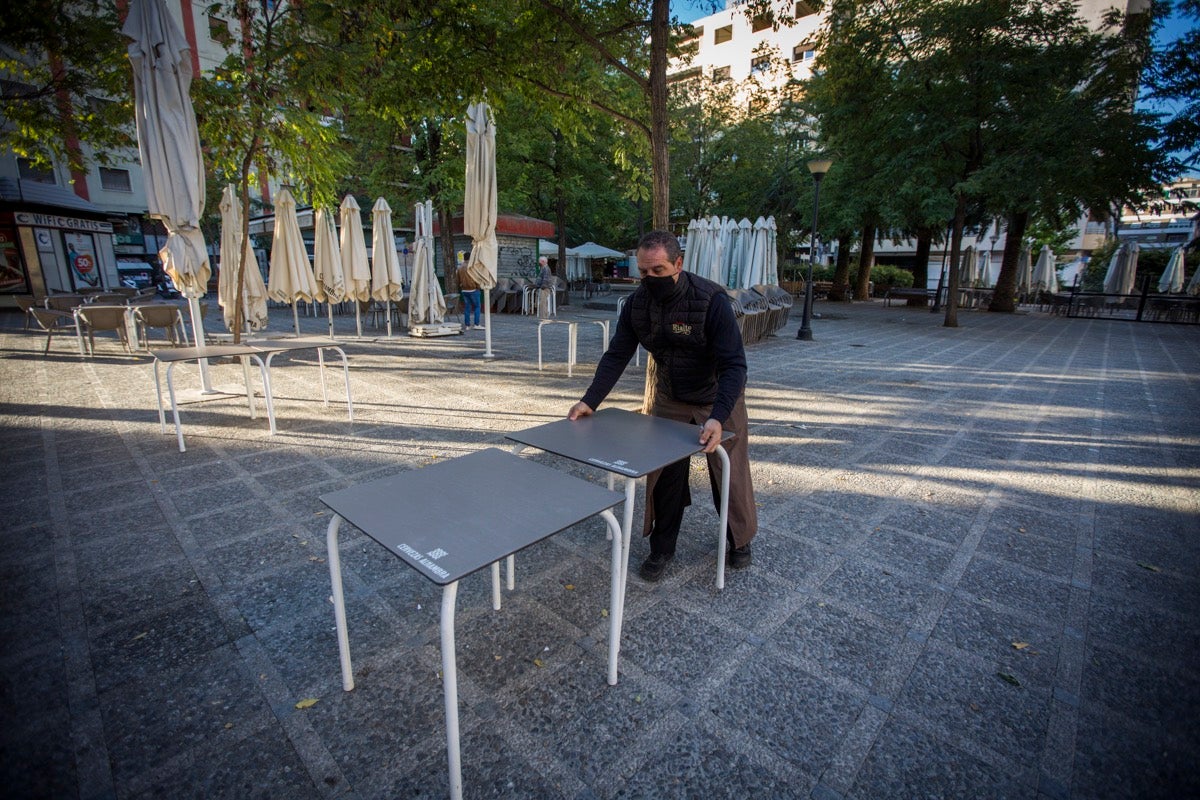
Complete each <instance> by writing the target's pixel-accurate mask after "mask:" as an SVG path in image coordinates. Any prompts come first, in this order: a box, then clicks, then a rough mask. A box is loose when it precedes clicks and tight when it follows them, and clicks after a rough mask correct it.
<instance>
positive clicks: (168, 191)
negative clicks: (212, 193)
mask: <svg viewBox="0 0 1200 800" xmlns="http://www.w3.org/2000/svg"><path fill="white" fill-rule="evenodd" d="M122 32H123V33H124V34H125V35H126V36H128V37H129V38H130V39H132V40H133V41H132V42H131V43H130V44H129V47H128V52H129V60H130V62H131V63H132V65H133V91H134V101H135V103H134V118H135V121H136V124H137V137H138V154H139V155H140V156H141V162H142V173H143V176H144V179H145V182H146V208H147V210H148V211H149V212H150V216H151V217H152V218H154V219H159V220H162V222H163V224H164V225H165V226H166V228H167V243H166V246H165V247H164V248H163V249H162V250H161V251H160V253H159V257H160V258H162V262H163V268H164V269H165V270H166V271H167V274H169V275H170V276H171V280H173V281H174V282H175V286H176V287H178V289H179V291H180V292H182V293H183V295H184V296H185V297H188V298H199V297H203V296H204V295H205V294H206V293H207V292H208V279H209V277H210V276H211V275H212V269H211V267H210V266H209V263H208V248H207V247H206V246H205V243H204V235H203V234H202V233H201V232H200V217H201V216H203V214H204V157H203V155H202V154H201V151H200V133H199V131H198V130H197V128H196V115H195V112H194V111H193V110H192V100H191V94H190V92H191V83H192V77H193V75H192V60H191V55H190V51H191V48H190V47H189V46H188V42H187V39H186V38H185V37H184V35H183V31H181V30H180V29H179V26H178V25H176V24H175V20H174V18H173V17H172V16H171V14H170V12H168V11H167V8H166V5H165V4H164V2H163V0H133V2H131V3H130V5H129V15H128V17H126V19H125V26H124V27H123V28H122Z"/></svg>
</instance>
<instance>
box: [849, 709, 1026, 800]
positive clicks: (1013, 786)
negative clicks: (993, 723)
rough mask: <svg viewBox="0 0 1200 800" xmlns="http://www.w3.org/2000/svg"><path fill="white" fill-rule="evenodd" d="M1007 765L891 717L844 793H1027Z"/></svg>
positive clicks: (868, 796)
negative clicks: (989, 759) (982, 757)
mask: <svg viewBox="0 0 1200 800" xmlns="http://www.w3.org/2000/svg"><path fill="white" fill-rule="evenodd" d="M1035 796H1037V791H1036V787H1034V786H1029V785H1023V784H1021V783H1020V781H1019V780H1018V778H1017V776H1014V775H1012V774H1010V773H1009V771H1008V769H1007V767H1005V766H1002V765H999V764H991V763H988V762H987V761H985V760H983V759H981V758H979V757H977V756H975V755H972V754H971V753H969V752H967V751H964V750H962V749H960V748H959V747H956V746H955V745H954V744H952V743H950V742H947V741H944V740H942V739H940V738H938V737H937V736H935V735H933V734H931V733H928V732H926V731H923V730H921V729H920V728H916V727H913V726H912V725H910V724H908V723H906V722H903V721H901V720H898V719H896V718H895V717H892V718H890V719H888V721H887V722H886V723H884V726H883V728H882V729H881V730H880V732H879V735H878V736H877V737H876V739H875V744H874V745H873V746H872V747H871V751H870V753H868V754H867V758H866V760H865V761H864V762H863V765H862V768H861V769H860V770H859V772H858V775H857V776H856V777H855V780H854V785H853V786H852V787H851V789H850V792H849V793H848V794H847V798H849V799H851V800H874V798H881V797H929V798H934V797H940V798H952V797H964V798H965V797H987V798H995V800H1001V798H1012V800H1018V799H1019V798H1032V797H1035Z"/></svg>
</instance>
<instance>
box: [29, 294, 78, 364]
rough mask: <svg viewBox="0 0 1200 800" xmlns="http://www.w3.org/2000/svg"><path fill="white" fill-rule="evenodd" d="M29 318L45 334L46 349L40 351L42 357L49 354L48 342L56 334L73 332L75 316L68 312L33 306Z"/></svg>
mask: <svg viewBox="0 0 1200 800" xmlns="http://www.w3.org/2000/svg"><path fill="white" fill-rule="evenodd" d="M29 316H31V317H32V318H33V321H34V322H36V323H37V326H38V327H39V328H41V329H42V331H43V332H44V333H45V334H46V349H45V350H43V351H42V355H48V354H49V353H50V340H51V339H53V338H54V334H55V333H56V332H58V331H62V330H67V331H70V332H72V333H73V332H74V331H75V316H74V315H73V314H71V313H70V312H69V311H56V310H54V309H52V308H38V307H37V306H34V307H33V308H31V309H29Z"/></svg>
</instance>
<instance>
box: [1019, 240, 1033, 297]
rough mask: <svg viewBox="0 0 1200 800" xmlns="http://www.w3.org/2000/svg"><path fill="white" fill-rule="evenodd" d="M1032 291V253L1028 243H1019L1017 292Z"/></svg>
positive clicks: (1025, 292)
mask: <svg viewBox="0 0 1200 800" xmlns="http://www.w3.org/2000/svg"><path fill="white" fill-rule="evenodd" d="M1032 291H1033V254H1032V253H1031V252H1030V249H1029V245H1027V244H1023V245H1021V249H1020V250H1018V251H1017V292H1018V293H1020V294H1028V293H1029V292H1032Z"/></svg>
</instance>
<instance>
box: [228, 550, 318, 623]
mask: <svg viewBox="0 0 1200 800" xmlns="http://www.w3.org/2000/svg"><path fill="white" fill-rule="evenodd" d="M227 588H228V589H229V593H230V595H231V597H232V599H233V602H234V604H235V605H236V606H237V607H238V610H239V611H240V612H241V614H242V617H243V618H245V620H246V624H247V625H249V626H250V628H251V630H255V631H259V630H262V629H263V628H266V627H269V626H271V625H277V624H279V623H281V622H287V621H288V620H290V619H291V618H292V617H293V616H295V609H297V608H324V607H325V603H326V598H328V597H329V593H330V591H331V585H330V579H329V565H328V564H327V563H325V562H324V560H322V561H319V562H316V561H307V560H306V561H300V562H292V563H290V564H286V565H284V566H282V567H280V568H279V569H278V570H276V571H275V572H272V573H262V574H257V575H253V576H246V578H245V580H244V582H241V583H237V584H230V585H229V586H228V587H227Z"/></svg>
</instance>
